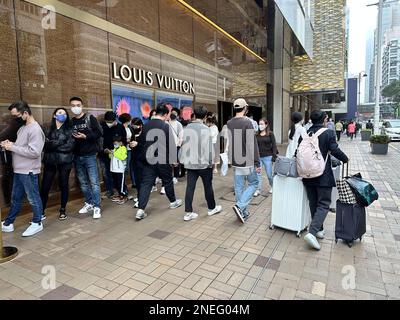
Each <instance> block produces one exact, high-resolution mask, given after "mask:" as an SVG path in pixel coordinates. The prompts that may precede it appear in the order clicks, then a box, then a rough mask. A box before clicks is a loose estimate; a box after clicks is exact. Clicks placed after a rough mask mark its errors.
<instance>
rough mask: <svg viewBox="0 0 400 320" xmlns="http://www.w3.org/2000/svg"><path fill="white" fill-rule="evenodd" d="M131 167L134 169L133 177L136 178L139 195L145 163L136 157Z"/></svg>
mask: <svg viewBox="0 0 400 320" xmlns="http://www.w3.org/2000/svg"><path fill="white" fill-rule="evenodd" d="M131 167H132V170H133V177H134V179H135V185H136V190H137V194H138V197H139V193H140V185H141V183H142V176H143V168H144V165H143V163H142V162H141V161H139V160H136V159H135V160H132V161H131Z"/></svg>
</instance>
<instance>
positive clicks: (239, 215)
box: [232, 204, 244, 223]
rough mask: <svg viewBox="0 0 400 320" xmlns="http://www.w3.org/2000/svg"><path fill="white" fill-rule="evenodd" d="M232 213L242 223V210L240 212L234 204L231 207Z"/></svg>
mask: <svg viewBox="0 0 400 320" xmlns="http://www.w3.org/2000/svg"><path fill="white" fill-rule="evenodd" d="M232 209H233V211H234V212H235V213H236V216H237V217H238V219H239V220H240V222H242V223H244V218H243V214H242V210H240V208H239V207H238V206H237V205H236V204H235V205H234V206H233V207H232Z"/></svg>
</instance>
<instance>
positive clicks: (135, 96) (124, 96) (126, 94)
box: [112, 85, 155, 122]
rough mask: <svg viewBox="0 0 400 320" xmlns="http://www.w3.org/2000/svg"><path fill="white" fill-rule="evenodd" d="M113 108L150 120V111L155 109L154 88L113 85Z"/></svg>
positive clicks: (119, 111)
mask: <svg viewBox="0 0 400 320" xmlns="http://www.w3.org/2000/svg"><path fill="white" fill-rule="evenodd" d="M112 95H113V110H114V111H115V112H116V113H117V114H118V115H121V114H123V113H129V114H130V115H131V116H132V118H140V119H142V121H143V122H146V121H147V120H149V117H150V111H151V110H152V109H154V106H155V105H154V93H153V90H145V89H142V88H133V87H132V88H131V87H123V86H116V85H113V87H112Z"/></svg>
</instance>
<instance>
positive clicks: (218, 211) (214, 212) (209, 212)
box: [208, 206, 222, 216]
mask: <svg viewBox="0 0 400 320" xmlns="http://www.w3.org/2000/svg"><path fill="white" fill-rule="evenodd" d="M221 211H222V206H215V208H214V209H213V210H211V211H208V215H209V216H212V215H214V214H217V213H220V212H221Z"/></svg>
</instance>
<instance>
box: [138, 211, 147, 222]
mask: <svg viewBox="0 0 400 320" xmlns="http://www.w3.org/2000/svg"><path fill="white" fill-rule="evenodd" d="M146 217H147V213H146V212H144V210H142V209H139V210H138V211H137V213H136V219H138V220H142V219H144V218H146Z"/></svg>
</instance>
